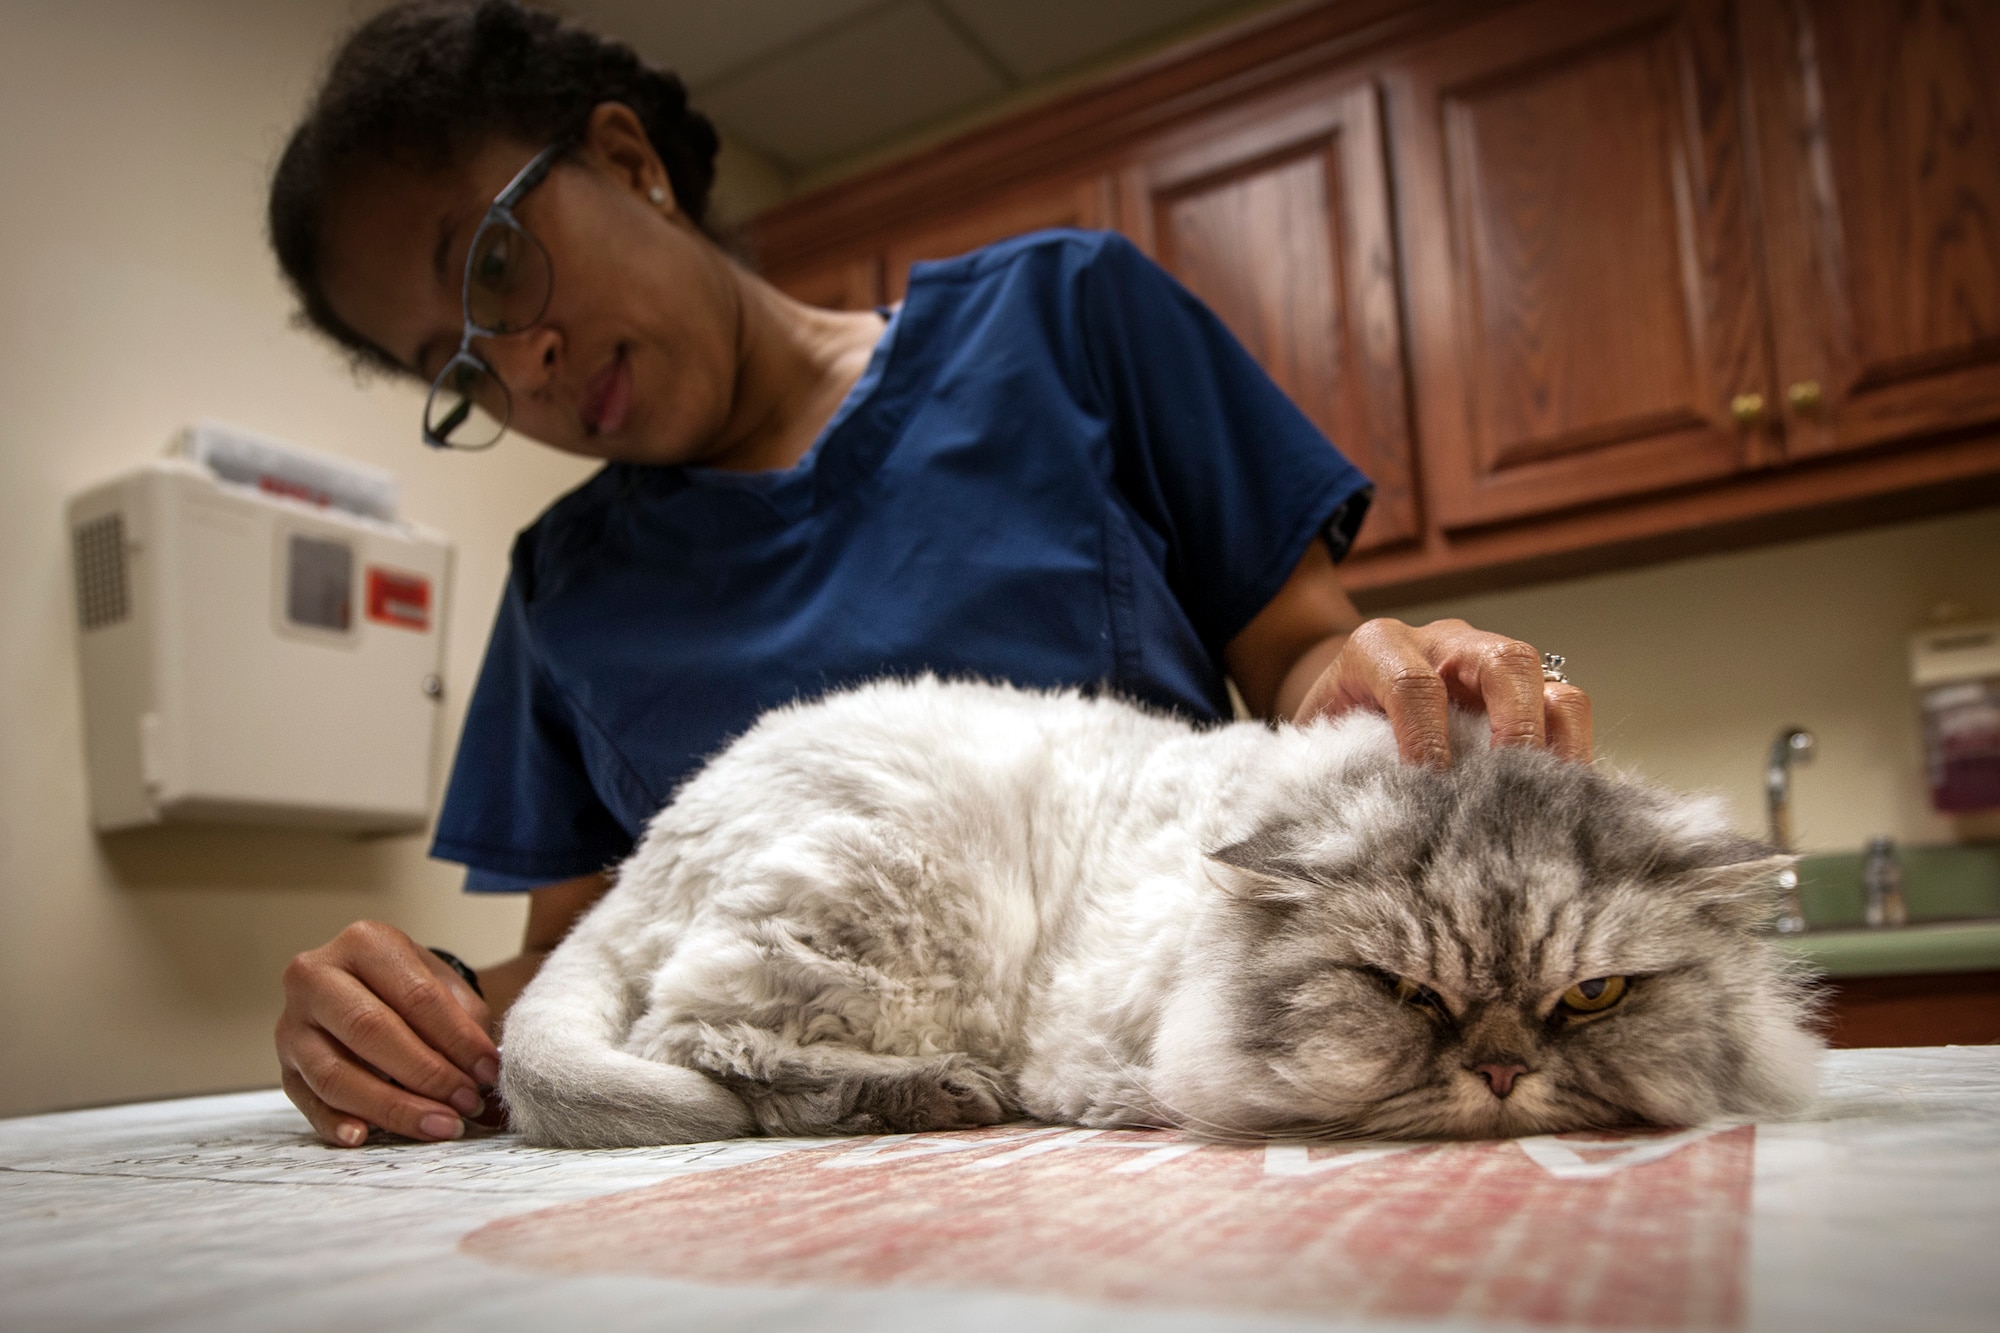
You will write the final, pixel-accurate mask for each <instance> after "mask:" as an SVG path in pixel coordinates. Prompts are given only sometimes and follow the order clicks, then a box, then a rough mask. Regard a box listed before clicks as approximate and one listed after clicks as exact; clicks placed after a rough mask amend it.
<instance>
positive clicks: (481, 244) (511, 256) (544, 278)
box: [465, 217, 550, 334]
mask: <svg viewBox="0 0 2000 1333" xmlns="http://www.w3.org/2000/svg"><path fill="white" fill-rule="evenodd" d="M549 272H550V268H549V253H548V251H546V250H544V249H543V248H542V244H541V242H540V241H537V240H536V239H535V238H534V237H533V236H530V235H529V234H528V233H527V232H525V231H523V230H521V229H520V228H519V227H517V226H515V225H513V224H512V223H510V222H508V221H507V220H506V219H505V218H500V217H495V218H489V219H488V220H487V222H486V225H485V226H483V227H481V228H480V229H479V234H478V235H477V236H475V237H473V238H472V258H471V262H470V263H469V264H468V266H467V268H466V277H465V308H466V313H467V314H469V315H470V316H471V317H472V322H473V324H474V326H475V327H477V328H478V329H479V330H480V331H481V332H484V333H498V334H506V333H518V332H520V331H521V330H522V329H525V328H527V327H529V326H530V325H532V324H534V323H535V322H536V321H538V320H540V319H541V317H542V315H543V314H544V313H545V312H546V311H547V310H548V305H549V286H550V281H549Z"/></svg>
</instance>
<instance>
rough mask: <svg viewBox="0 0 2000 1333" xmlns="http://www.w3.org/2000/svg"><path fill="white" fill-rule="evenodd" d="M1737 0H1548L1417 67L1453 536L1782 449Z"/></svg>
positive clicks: (1421, 330) (1433, 437)
mask: <svg viewBox="0 0 2000 1333" xmlns="http://www.w3.org/2000/svg"><path fill="white" fill-rule="evenodd" d="M1729 11H1730V6H1729V5H1728V4H1727V3H1726V2H1725V0H1687V2H1686V3H1658V2H1655V3H1645V2H1642V0H1624V2H1621V3H1604V4H1598V5H1591V6H1577V5H1571V4H1560V3H1543V4H1536V5H1529V6H1526V7H1523V8H1520V9H1515V10H1510V11H1508V12H1506V13H1504V14H1501V15H1498V16H1496V17H1493V18H1490V19H1487V20H1485V21H1483V22H1480V23H1477V24H1475V25H1473V26H1471V27H1468V28H1465V29H1462V30H1460V31H1459V32H1457V33H1454V34H1452V35H1451V36H1449V37H1446V38H1443V39H1441V40H1439V41H1437V42H1435V43H1432V44H1430V45H1428V46H1426V47H1423V48H1420V49H1418V50H1417V51H1415V52H1414V53H1412V55H1411V56H1410V57H1409V58H1408V59H1407V60H1405V61H1402V62H1399V63H1398V65H1397V66H1396V68H1395V69H1394V70H1393V71H1392V73H1391V75H1390V78H1389V86H1390V88H1391V90H1392V92H1393V94H1394V95H1395V97H1396V103H1395V107H1394V112H1395V115H1396V118H1397V124H1398V134H1397V139H1396V150H1397V169H1398V180H1399V185H1400V187H1401V189H1402V191H1403V196H1404V206H1403V210H1402V216H1403V221H1404V238H1405V247H1406V248H1405V260H1406V265H1407V268H1408V272H1409V286H1410V291H1411V302H1412V307H1411V308H1412V329H1413V333H1414V337H1415V347H1414V352H1415V361H1416V370H1417V375H1416V383H1417V402H1418V423H1419V430H1420V433H1421V437H1422V439H1423V440H1424V456H1425V459H1426V468H1427V475H1428V477H1429V478H1430V481H1431V483H1432V493H1433V496H1434V503H1435V505H1436V507H1437V511H1438V514H1439V517H1440V519H1441V520H1442V521H1443V522H1444V523H1445V525H1446V526H1448V527H1462V526H1470V525H1474V524H1479V523H1488V522H1495V521H1504V520H1508V519H1515V518H1520V517H1525V516H1528V515H1532V514H1536V513H1543V512H1550V511H1554V510H1558V509H1562V508H1567V507H1571V506H1575V505H1579V504H1586V503H1591V502H1594V501H1602V500H1608V499H1615V498H1622V497H1626V496H1632V495H1638V494H1643V493H1646V492H1649V491H1655V490H1660V489H1663V488H1667V487H1673V486H1680V485H1686V484H1689V483H1694V482H1700V481H1705V480H1709V479H1712V478H1717V477H1723V476H1726V475H1728V474H1730V473H1732V472H1735V471H1738V470H1739V469H1741V468H1743V467H1745V466H1748V465H1752V464H1755V463H1759V462H1765V461H1771V459H1772V457H1773V456H1774V453H1773V446H1772V443H1771V441H1770V439H1769V437H1767V436H1765V435H1764V434H1762V433H1761V429H1760V427H1759V425H1758V424H1757V423H1753V424H1752V425H1750V426H1748V427H1746V426H1741V425H1739V424H1738V423H1737V421H1736V420H1735V418H1734V417H1733V416H1732V413H1731V402H1732V400H1733V399H1734V398H1735V397H1736V396H1737V395H1738V394H1743V393H1757V394H1765V395H1768V393H1769V388H1770V386H1769V382H1768V381H1769V375H1768V371H1767V366H1768V356H1767V354H1766V350H1765V331H1764V330H1765V325H1764V319H1765V314H1764V309H1763V305H1762V301H1761V297H1760V291H1759V283H1758V277H1757V272H1756V269H1755V267H1754V260H1753V255H1754V247H1753V242H1752V237H1751V233H1750V218H1749V211H1748V208H1747V205H1746V190H1747V185H1748V182H1747V179H1746V175H1745V171H1744V166H1743V159H1742V151H1741V150H1742V145H1743V139H1742V131H1741V108H1740V106H1739V99H1738V96H1737V92H1736V89H1737V87H1738V86H1739V85H1738V78H1737V72H1738V71H1739V69H1740V65H1739V64H1738V62H1737V59H1736V52H1735V44H1734V37H1733V34H1734V23H1733V22H1732V21H1731V15H1730V12H1729Z"/></svg>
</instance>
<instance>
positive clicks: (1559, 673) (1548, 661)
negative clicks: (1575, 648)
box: [1542, 653, 1569, 685]
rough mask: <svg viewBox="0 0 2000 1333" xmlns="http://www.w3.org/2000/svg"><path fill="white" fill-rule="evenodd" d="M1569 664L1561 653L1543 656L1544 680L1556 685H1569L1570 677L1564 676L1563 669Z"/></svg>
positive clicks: (1544, 654)
mask: <svg viewBox="0 0 2000 1333" xmlns="http://www.w3.org/2000/svg"><path fill="white" fill-rule="evenodd" d="M1568 662H1569V659H1568V658H1567V657H1564V656H1563V655H1562V654H1561V653H1543V654H1542V679H1543V680H1544V681H1545V682H1548V683H1550V684H1554V685H1567V684H1569V677H1568V676H1566V675H1564V674H1563V667H1564V666H1565V665H1566V664H1567V663H1568Z"/></svg>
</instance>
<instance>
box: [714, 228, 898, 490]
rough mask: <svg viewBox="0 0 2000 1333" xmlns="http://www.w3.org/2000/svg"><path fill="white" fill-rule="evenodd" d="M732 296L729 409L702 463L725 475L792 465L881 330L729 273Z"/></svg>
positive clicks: (874, 317) (867, 319)
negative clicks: (732, 375)
mask: <svg viewBox="0 0 2000 1333" xmlns="http://www.w3.org/2000/svg"><path fill="white" fill-rule="evenodd" d="M730 269H731V272H732V273H733V275H734V278H735V285H736V294H737V311H738V318H737V330H736V339H737V357H736V365H737V376H736V385H735V393H734V395H733V402H734V407H733V409H732V411H731V412H730V416H729V420H728V422H727V423H726V424H725V425H724V427H723V429H722V431H721V432H720V433H719V434H718V436H717V437H716V443H715V447H714V448H713V449H712V450H710V451H709V452H708V455H707V456H706V457H705V458H704V459H703V460H702V461H703V463H704V464H706V465H707V466H709V467H715V468H721V469H724V470H726V471H731V472H770V471H781V470H783V469H785V468H789V467H792V466H794V465H795V464H796V463H797V462H798V461H799V460H800V459H801V458H803V457H805V454H806V451H807V450H808V449H810V448H811V447H812V443H813V441H814V440H816V439H818V438H819V435H820V432H821V431H823V430H825V429H826V424H827V422H828V421H830V420H832V419H833V414H834V412H835V411H836V410H838V409H839V407H840V404H841V402H842V401H843V400H845V399H846V397H847V394H848V392H849V391H850V390H851V389H853V387H854V385H855V382H856V381H857V380H859V379H860V378H861V374H862V372H863V371H864V370H866V369H867V368H868V359H869V357H870V355H871V354H872V353H873V352H874V349H875V344H876V343H877V342H878V341H879V340H880V339H881V336H882V330H883V328H884V323H883V320H882V317H881V316H880V315H879V314H877V313H876V312H874V311H872V310H867V311H841V310H821V309H818V308H816V307H813V306H809V305H806V304H804V303H802V302H799V301H795V300H793V299H792V298H791V297H789V296H786V295H785V294H784V293H783V292H780V291H779V290H778V289H777V288H775V287H773V286H771V285H770V284H769V283H767V282H765V281H764V280H763V279H761V278H759V277H757V276H755V275H754V274H751V273H747V272H745V271H744V270H742V269H740V268H737V267H736V266H735V265H731V266H730Z"/></svg>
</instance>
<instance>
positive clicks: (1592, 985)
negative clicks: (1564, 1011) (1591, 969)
mask: <svg viewBox="0 0 2000 1333" xmlns="http://www.w3.org/2000/svg"><path fill="white" fill-rule="evenodd" d="M1624 998H1625V978H1623V977H1592V978H1591V979H1590V980H1588V981H1579V982H1577V983H1576V984H1575V985H1574V986H1571V987H1570V988H1569V989H1568V990H1566V991H1564V992H1563V993H1562V1002H1563V1005H1564V1007H1566V1008H1568V1009H1570V1010H1572V1011H1574V1012H1576V1013H1579V1014H1601V1013H1603V1012H1604V1011H1605V1010H1606V1009H1609V1008H1610V1007H1611V1006H1612V1005H1614V1004H1616V1003H1618V1002H1619V1001H1620V1000H1622V999H1624Z"/></svg>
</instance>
